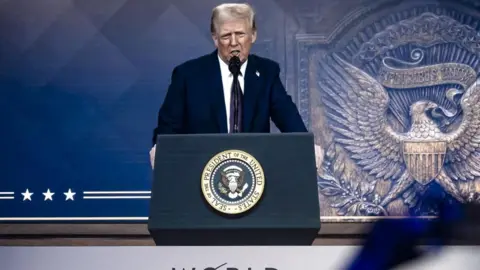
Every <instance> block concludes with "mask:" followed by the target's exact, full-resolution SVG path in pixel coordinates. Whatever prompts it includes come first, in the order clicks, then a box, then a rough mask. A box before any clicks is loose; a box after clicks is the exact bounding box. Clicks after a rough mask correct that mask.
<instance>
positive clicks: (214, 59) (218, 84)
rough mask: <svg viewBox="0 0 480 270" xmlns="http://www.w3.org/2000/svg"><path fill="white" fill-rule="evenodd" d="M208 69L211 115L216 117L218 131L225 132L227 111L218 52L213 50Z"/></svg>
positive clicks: (226, 130) (226, 129)
mask: <svg viewBox="0 0 480 270" xmlns="http://www.w3.org/2000/svg"><path fill="white" fill-rule="evenodd" d="M210 58H211V61H210V65H211V67H210V69H207V70H211V71H212V73H211V78H210V79H211V82H213V83H212V88H211V89H210V90H211V91H212V95H211V96H212V109H213V115H214V116H215V117H216V122H217V125H218V128H219V130H220V133H227V132H228V128H227V113H226V111H225V97H224V93H223V83H222V74H221V72H220V63H219V62H218V61H219V60H218V52H217V50H215V51H214V52H213V53H212V54H211V57H210Z"/></svg>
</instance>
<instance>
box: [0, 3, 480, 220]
mask: <svg viewBox="0 0 480 270" xmlns="http://www.w3.org/2000/svg"><path fill="white" fill-rule="evenodd" d="M246 2H249V3H251V4H252V5H253V7H254V8H255V9H256V11H257V25H258V28H259V29H258V30H259V31H258V39H257V42H256V44H255V45H254V47H253V49H252V50H253V53H256V54H259V55H261V56H263V57H268V58H270V59H273V60H275V61H277V62H278V63H279V64H280V66H281V74H280V75H281V80H282V82H283V83H284V85H285V87H286V89H287V92H288V93H289V94H291V95H292V98H293V100H294V102H295V103H297V105H298V107H299V110H300V113H301V115H302V117H303V119H304V121H305V123H306V124H307V126H308V127H309V129H310V130H312V131H313V132H314V133H315V135H316V138H315V140H316V144H317V145H325V144H326V143H325V141H327V139H325V138H328V136H327V135H325V134H324V127H325V126H324V123H323V122H322V121H323V120H318V119H321V118H323V117H324V116H323V115H322V113H321V110H318V108H319V106H320V105H319V101H318V100H319V98H318V93H317V92H315V91H316V90H315V89H316V88H318V85H317V82H316V81H315V73H316V71H317V69H318V68H317V67H316V66H315V61H314V60H315V59H320V58H321V57H322V56H323V55H325V54H326V53H327V52H331V51H334V50H340V49H341V50H343V49H345V46H346V45H347V44H349V42H350V40H351V39H352V37H354V36H355V35H356V34H357V33H359V31H363V30H364V29H367V30H365V31H366V32H367V33H368V34H369V35H373V34H374V32H372V31H373V30H372V29H376V30H375V31H380V30H383V29H377V27H380V26H379V24H375V21H376V20H384V21H387V23H389V24H390V23H391V24H393V23H396V21H397V20H400V19H403V18H404V17H405V18H408V17H410V16H418V15H419V14H421V13H422V12H425V11H429V12H433V13H436V14H442V15H446V16H450V17H452V18H454V19H455V20H458V21H461V22H462V23H464V24H468V25H470V26H471V27H473V28H474V29H476V30H477V31H480V30H479V29H480V19H479V18H480V14H479V12H480V1H478V0H442V1H434V0H432V1H430V0H414V1H407V0H405V1H399V0H341V1H331V0H318V1H313V0H298V1H293V0H255V1H246ZM220 3H222V1H216V0H202V1H198V0H176V1H167V0H0V126H1V140H0V149H1V152H0V169H1V174H0V222H2V220H3V221H5V220H6V219H5V218H11V217H139V219H140V220H142V219H143V220H144V219H145V217H146V216H148V199H145V198H143V199H116V200H85V199H83V196H84V193H83V192H84V191H149V190H150V186H151V181H152V171H151V168H150V163H149V156H148V152H149V150H150V147H151V137H152V130H153V128H154V127H155V124H156V117H157V112H158V109H159V107H160V105H161V103H162V101H163V98H164V96H165V94H166V90H167V87H168V84H169V80H170V75H171V71H172V69H173V67H174V66H176V65H178V64H180V63H181V62H183V61H186V60H188V59H192V58H194V57H198V56H200V55H203V54H207V53H210V52H212V51H213V50H214V45H213V42H212V40H211V37H210V31H209V24H210V16H211V10H212V8H213V7H214V6H215V5H217V4H220ZM395 12H396V13H395ZM392 14H395V15H392ZM390 15H391V16H392V18H393V17H395V18H394V19H392V20H390V18H389V17H388V16H390ZM369 27H370V28H369ZM312 74H313V75H312ZM311 89H314V90H311ZM317 120H318V121H317ZM27 188H28V189H29V191H30V192H33V193H34V194H33V196H32V200H31V201H23V196H22V195H21V193H22V192H25V190H26V189H27ZM47 189H50V190H51V191H52V192H54V193H55V195H54V196H53V200H52V201H45V200H44V196H43V195H42V193H43V192H46V191H47ZM68 189H72V191H73V192H76V195H75V200H74V201H72V200H68V201H66V200H65V199H66V197H65V195H64V194H63V193H64V192H67V190H68ZM2 192H13V195H9V194H3V193H2ZM10 196H12V197H14V198H13V199H11V200H10V199H2V197H3V198H6V197H10ZM147 196H148V194H147ZM319 197H320V199H321V203H322V206H321V211H322V215H323V216H324V217H326V216H336V215H337V214H338V209H334V207H333V206H332V205H331V204H330V202H329V201H328V198H326V197H322V196H319ZM398 200H399V202H398V204H399V205H402V204H403V202H402V199H401V198H399V199H398ZM387 210H388V211H389V212H390V213H393V214H396V213H400V214H401V213H405V212H406V210H405V207H404V206H401V207H400V206H397V205H394V206H393V207H391V208H389V209H387ZM332 220H333V219H332Z"/></svg>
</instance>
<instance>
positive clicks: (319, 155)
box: [315, 144, 323, 171]
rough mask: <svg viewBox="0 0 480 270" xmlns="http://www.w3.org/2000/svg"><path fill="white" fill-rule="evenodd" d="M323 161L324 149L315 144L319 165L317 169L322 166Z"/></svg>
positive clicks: (316, 161)
mask: <svg viewBox="0 0 480 270" xmlns="http://www.w3.org/2000/svg"><path fill="white" fill-rule="evenodd" d="M322 162H323V149H322V147H321V146H320V145H316V144H315V164H316V165H317V171H318V170H319V169H320V168H321V167H322Z"/></svg>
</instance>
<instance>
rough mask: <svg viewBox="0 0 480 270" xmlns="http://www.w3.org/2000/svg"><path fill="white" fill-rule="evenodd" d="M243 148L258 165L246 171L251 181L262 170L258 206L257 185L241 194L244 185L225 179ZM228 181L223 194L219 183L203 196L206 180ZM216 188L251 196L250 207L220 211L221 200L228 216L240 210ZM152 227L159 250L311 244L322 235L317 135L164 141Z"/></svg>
mask: <svg viewBox="0 0 480 270" xmlns="http://www.w3.org/2000/svg"><path fill="white" fill-rule="evenodd" d="M237 150H238V151H242V152H245V153H248V154H249V155H251V157H254V159H255V164H254V163H253V162H250V165H253V167H249V168H250V169H246V170H245V171H246V173H245V172H244V173H243V174H244V177H245V179H246V178H248V177H253V176H255V175H257V169H256V168H257V163H258V165H259V166H260V167H261V168H262V169H263V176H259V177H257V178H255V179H256V181H257V182H255V183H256V184H255V187H258V186H259V184H263V186H262V188H263V191H262V190H261V189H256V191H255V192H257V191H258V190H260V191H261V192H260V199H258V198H257V199H258V201H257V202H256V204H255V206H253V207H251V203H249V201H250V202H254V199H255V198H256V197H255V193H254V188H255V187H254V186H253V184H252V183H253V182H252V183H251V185H250V186H249V188H245V187H246V186H248V185H243V189H244V190H245V193H244V194H243V193H242V190H240V191H238V190H239V189H240V186H239V187H238V188H237V187H236V186H233V187H232V186H229V184H227V182H225V181H227V177H226V176H225V174H221V172H220V171H219V168H220V167H219V166H223V165H222V164H225V166H223V167H222V168H225V170H227V169H229V168H230V167H231V168H234V169H235V168H238V166H235V158H234V156H233V155H234V154H232V153H233V152H232V151H234V152H235V151H237ZM222 152H223V154H221V155H220V156H219V153H222ZM235 153H236V152H235ZM228 155H230V156H229V158H230V159H228V158H227V157H228ZM235 155H236V157H238V158H241V156H242V155H240V156H239V155H238V154H235ZM216 156H217V157H219V158H216ZM222 157H223V158H224V159H222ZM232 158H233V159H232ZM232 160H233V161H232ZM209 162H210V163H209ZM222 162H223V163H222ZM229 162H230V163H229ZM232 162H233V163H232ZM227 163H229V164H227ZM247 163H248V162H247ZM247 163H245V164H246V165H248V164H247ZM238 164H240V163H238ZM227 165H232V166H229V167H226V166H227ZM209 166H210V167H211V168H210V167H209ZM215 166H216V169H215V168H214V167H215ZM245 168H246V167H245ZM252 168H253V169H252ZM239 169H241V168H239ZM215 173H216V174H215ZM214 174H215V175H217V176H215V177H217V178H215V177H214V176H213V175H214ZM222 175H223V176H225V177H224V178H222V181H224V182H222V183H223V184H224V185H223V188H222V183H221V182H220V180H218V183H214V182H213V180H212V182H211V183H213V184H212V186H211V190H208V191H205V188H207V189H208V187H207V186H208V183H210V182H209V180H208V179H210V178H208V177H211V179H218V177H222ZM263 178H264V179H263ZM252 179H253V178H252ZM244 182H245V181H244ZM217 186H218V187H220V188H221V189H220V190H221V191H224V193H225V194H227V193H228V192H229V191H230V189H229V188H231V189H232V190H234V189H235V188H237V189H236V190H237V191H238V192H237V193H236V194H233V193H228V194H229V195H228V196H231V197H232V198H233V197H235V196H240V197H241V196H243V197H245V198H247V197H248V196H249V194H250V195H251V196H250V198H249V199H248V200H246V201H245V203H243V206H239V207H238V210H240V209H241V208H242V207H243V210H245V207H246V206H250V207H251V208H250V209H249V210H248V211H244V212H242V213H240V214H230V213H224V212H222V211H218V210H217V209H216V208H215V207H217V206H218V207H217V208H218V209H220V210H222V207H221V206H219V205H222V204H223V203H222V202H227V203H226V205H227V206H228V207H227V206H224V208H223V210H227V209H234V207H230V206H229V205H228V200H229V198H230V197H227V196H226V195H222V194H221V192H220V191H218V190H217V191H215V188H216V187H217ZM249 190H250V191H249ZM205 192H207V193H205ZM209 192H210V193H209ZM249 192H250V193H249ZM257 193H258V192H257ZM232 194H233V195H235V196H233V195H232ZM252 194H253V195H252ZM214 195H216V196H217V197H215V196H214ZM258 195H259V194H257V197H258ZM222 196H223V197H222ZM240 197H237V198H240ZM243 197H242V198H243ZM222 198H223V199H222ZM148 229H149V232H150V234H151V236H152V237H153V239H154V241H155V243H156V245H159V246H165V245H168V246H171V245H175V246H184V245H188V246H199V245H200V246H211V245H217V246H227V245H311V244H312V242H313V241H314V239H315V238H316V236H317V235H318V231H319V230H320V209H319V200H318V191H317V182H316V166H315V151H314V142H313V135H312V134H311V133H279V134H255V133H239V134H190V135H161V136H158V139H157V147H156V156H155V169H154V182H153V187H152V197H151V201H150V215H149V221H148Z"/></svg>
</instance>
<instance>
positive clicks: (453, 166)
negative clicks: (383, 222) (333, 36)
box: [319, 13, 480, 216]
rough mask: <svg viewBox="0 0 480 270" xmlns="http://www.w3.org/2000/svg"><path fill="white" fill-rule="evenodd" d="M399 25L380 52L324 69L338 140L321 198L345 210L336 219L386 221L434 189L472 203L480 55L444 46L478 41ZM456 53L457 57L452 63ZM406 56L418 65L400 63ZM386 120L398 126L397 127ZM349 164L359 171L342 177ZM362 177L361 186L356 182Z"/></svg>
mask: <svg viewBox="0 0 480 270" xmlns="http://www.w3.org/2000/svg"><path fill="white" fill-rule="evenodd" d="M443 24H445V25H448V26H449V27H450V29H447V30H450V31H446V30H445V29H442V27H441V26H442V25H443ZM399 25H400V27H399V28H395V26H393V27H390V28H387V30H386V31H385V32H384V33H380V34H377V35H376V36H375V37H374V39H373V40H375V42H376V43H375V42H372V43H370V44H366V45H365V47H363V48H361V49H360V52H359V53H358V54H357V55H354V54H353V55H352V56H348V55H347V56H346V57H345V56H340V55H341V53H331V54H330V55H327V56H326V57H325V59H324V61H322V63H320V67H321V68H320V70H321V72H322V75H321V79H320V80H319V90H320V92H321V97H322V103H323V106H324V115H325V117H326V121H327V122H328V124H327V125H328V128H329V129H330V131H331V134H332V136H333V139H332V143H331V145H330V147H328V149H326V154H325V158H324V166H323V167H322V173H320V175H319V188H320V192H321V194H323V195H324V196H326V197H327V198H328V199H329V200H330V202H331V206H332V207H333V208H337V209H340V210H339V212H338V213H337V214H338V215H364V216H368V215H388V214H389V213H388V210H386V209H387V206H388V205H389V204H390V203H392V201H394V200H396V199H398V198H402V200H403V202H404V203H405V204H410V205H414V204H415V202H417V203H418V201H419V200H421V198H418V197H419V195H418V193H421V191H424V190H425V189H426V187H427V186H429V185H431V184H433V183H436V184H437V185H438V186H439V187H441V188H442V189H443V191H444V192H445V193H447V194H448V195H449V196H451V197H452V198H453V199H455V200H457V201H460V202H464V201H471V200H473V199H474V198H473V197H472V196H474V195H475V194H476V193H477V192H478V190H476V188H475V187H472V186H471V185H473V183H474V181H475V180H476V178H477V177H480V79H479V78H477V75H476V72H475V70H474V68H472V66H471V64H470V63H477V64H478V62H479V60H478V59H479V55H480V46H478V44H477V47H476V48H475V46H474V47H473V49H472V48H468V46H465V43H464V44H463V45H464V46H463V48H461V49H458V48H455V47H446V46H445V43H446V44H448V43H449V40H454V38H451V37H450V39H449V38H448V35H451V34H452V33H461V34H462V35H463V37H464V38H466V39H467V40H468V38H470V39H472V40H479V39H480V35H479V34H478V33H476V31H473V33H474V35H475V36H474V38H472V37H471V36H470V37H469V36H468V35H466V37H465V33H466V31H467V32H468V31H470V34H471V33H472V32H471V31H472V30H474V29H473V28H470V27H468V26H465V25H462V24H459V23H458V22H456V21H454V20H453V19H451V18H448V17H446V16H437V15H435V14H431V13H425V14H423V15H422V16H419V17H416V18H413V19H409V20H405V21H403V22H401V23H400V24H399ZM415 25H417V27H415ZM418 25H422V27H418ZM452 25H453V26H454V27H452ZM435 26H436V27H435ZM408 27H411V28H412V29H413V30H412V31H410V32H409V29H408ZM455 27H457V28H455ZM399 29H400V30H402V29H403V30H402V31H406V34H404V36H403V37H402V38H401V39H400V38H398V40H395V35H393V34H392V32H395V30H399ZM422 31H424V32H423V33H422ZM435 31H436V32H435ZM438 31H444V33H441V32H438ZM382 34H383V36H382ZM386 37H388V38H386ZM382 38H383V39H382ZM387 41H388V42H391V43H390V44H388V42H387ZM459 42H461V40H460V39H459ZM442 43H443V44H442ZM379 44H382V45H383V46H384V47H381V46H380V45H379ZM450 44H451V43H450ZM377 45H378V46H377ZM467 45H468V44H467ZM441 46H443V47H441ZM465 47H467V48H465ZM385 48H386V49H385ZM452 48H453V49H452ZM362 49H363V51H362ZM372 49H373V50H372ZM382 49H384V50H383V51H382ZM396 49H397V51H395V50H396ZM455 49H458V51H457V52H455V51H452V52H451V53H453V56H452V55H448V54H446V53H448V50H455ZM468 49H472V50H471V52H472V53H470V54H468V53H467V52H468ZM475 49H476V51H475ZM368 50H371V51H368ZM374 50H375V51H374ZM388 50H390V51H391V52H388ZM442 50H443V51H442ZM365 52H369V53H370V54H367V53H365ZM405 52H407V53H408V55H409V56H410V57H411V59H413V60H414V61H415V62H408V61H404V60H403V59H405V58H406V57H403V59H400V57H395V54H396V53H397V54H403V55H405V54H406V53H405ZM362 53H363V54H362ZM435 53H437V54H441V55H435ZM476 53H477V54H476ZM360 56H363V58H362V57H360ZM426 56H429V57H428V58H427V57H426ZM347 57H348V58H350V57H351V59H352V60H351V61H352V62H356V63H360V65H358V66H362V65H361V63H362V61H363V64H364V65H363V66H364V67H367V68H366V69H367V70H368V71H370V72H367V71H364V70H362V69H361V68H359V67H357V66H355V65H353V64H352V63H349V61H347V60H345V58H347ZM442 57H443V58H444V59H445V60H444V59H442ZM455 57H457V58H458V59H455ZM462 57H463V59H462ZM468 57H470V58H468ZM449 58H450V59H452V60H453V61H452V60H450V61H448V60H449ZM366 59H367V60H369V61H370V62H367V61H366ZM472 59H477V60H476V62H475V61H472ZM442 60H443V61H442ZM455 60H458V61H455ZM395 64H398V66H400V67H396V66H395ZM369 73H370V74H369ZM387 89H388V91H387ZM402 111H405V113H402ZM387 115H389V116H388V117H387ZM389 117H391V118H389ZM389 119H390V120H391V119H395V122H397V123H400V124H399V125H397V126H396V127H394V126H393V125H392V121H390V120H389ZM339 149H340V150H339ZM339 151H343V153H345V156H346V157H341V155H340V154H339V153H338V152H339ZM347 159H348V160H349V161H351V162H352V163H353V164H354V165H353V166H355V167H356V170H353V171H350V172H347V171H346V169H345V167H346V166H347V165H345V164H344V163H345V162H346V160H347ZM352 174H354V175H352ZM359 175H364V178H363V179H361V181H359V180H355V179H354V178H355V177H359ZM382 182H389V186H388V188H386V191H384V192H383V194H380V193H381V192H375V191H374V190H375V189H376V185H378V184H379V183H382ZM469 184H470V186H469ZM353 185H355V187H353V188H352V186H353ZM465 187H470V188H465ZM367 194H370V195H373V196H370V197H369V198H367V196H366V195H367ZM414 201H415V202H414Z"/></svg>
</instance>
